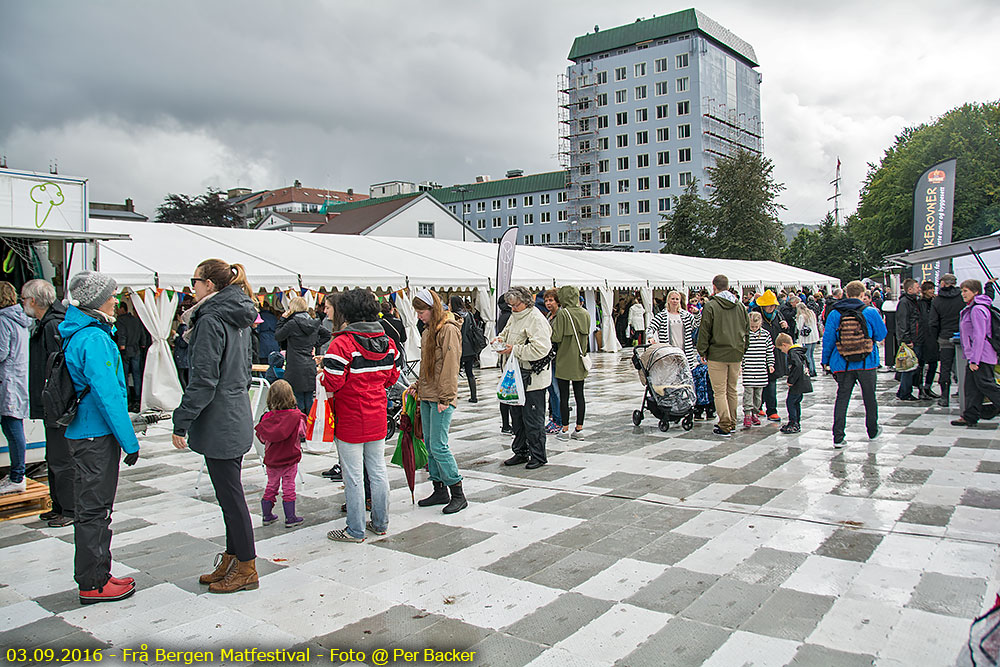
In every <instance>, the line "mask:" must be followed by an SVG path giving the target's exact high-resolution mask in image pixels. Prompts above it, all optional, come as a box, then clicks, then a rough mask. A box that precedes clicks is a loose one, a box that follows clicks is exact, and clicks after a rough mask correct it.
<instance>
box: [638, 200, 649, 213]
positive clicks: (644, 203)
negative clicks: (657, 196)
mask: <svg viewBox="0 0 1000 667" xmlns="http://www.w3.org/2000/svg"><path fill="white" fill-rule="evenodd" d="M636 210H637V211H638V212H639V213H649V200H648V199H640V200H639V201H638V202H636Z"/></svg>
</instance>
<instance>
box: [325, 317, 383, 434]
mask: <svg viewBox="0 0 1000 667" xmlns="http://www.w3.org/2000/svg"><path fill="white" fill-rule="evenodd" d="M398 356H399V351H398V350H397V349H396V344H395V343H394V342H393V341H392V339H391V338H389V337H388V336H386V335H385V330H384V329H383V328H382V325H381V324H379V323H378V322H355V323H354V324H351V325H349V326H348V327H347V328H346V329H344V330H342V331H338V332H335V333H334V334H333V340H332V341H331V342H330V348H329V349H328V350H327V352H326V355H325V356H324V357H323V386H324V387H326V389H327V391H329V392H330V393H331V394H333V416H334V420H335V426H334V435H335V436H336V438H337V439H338V440H340V441H342V442H351V443H361V442H372V441H374V440H382V439H384V438H385V435H386V394H385V392H386V389H387V388H389V387H391V386H392V385H394V384H396V381H397V380H399V369H398V368H397V367H396V359H397V357H398Z"/></svg>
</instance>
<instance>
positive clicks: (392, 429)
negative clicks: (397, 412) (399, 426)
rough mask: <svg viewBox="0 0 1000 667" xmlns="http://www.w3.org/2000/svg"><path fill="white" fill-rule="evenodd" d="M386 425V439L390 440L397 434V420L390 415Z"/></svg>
mask: <svg viewBox="0 0 1000 667" xmlns="http://www.w3.org/2000/svg"><path fill="white" fill-rule="evenodd" d="M385 426H386V431H385V439H386V440H388V439H389V438H391V437H392V436H394V435H396V420H395V419H393V418H392V417H389V418H388V419H387V420H386V424H385Z"/></svg>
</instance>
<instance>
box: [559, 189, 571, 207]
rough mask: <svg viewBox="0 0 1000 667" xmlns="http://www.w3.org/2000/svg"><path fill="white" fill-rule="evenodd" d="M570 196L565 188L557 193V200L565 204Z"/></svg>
mask: <svg viewBox="0 0 1000 667" xmlns="http://www.w3.org/2000/svg"><path fill="white" fill-rule="evenodd" d="M568 197H569V193H567V192H566V191H565V190H561V191H560V192H558V193H557V194H556V201H557V202H559V203H560V204H565V203H566V200H567V199H568Z"/></svg>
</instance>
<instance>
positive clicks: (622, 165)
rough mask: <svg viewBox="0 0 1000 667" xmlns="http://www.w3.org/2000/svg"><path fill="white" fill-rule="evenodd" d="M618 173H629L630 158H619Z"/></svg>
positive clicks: (624, 156) (625, 156)
mask: <svg viewBox="0 0 1000 667" xmlns="http://www.w3.org/2000/svg"><path fill="white" fill-rule="evenodd" d="M618 171H628V156H627V155H623V156H621V157H620V158H618Z"/></svg>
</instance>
